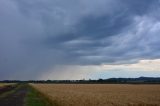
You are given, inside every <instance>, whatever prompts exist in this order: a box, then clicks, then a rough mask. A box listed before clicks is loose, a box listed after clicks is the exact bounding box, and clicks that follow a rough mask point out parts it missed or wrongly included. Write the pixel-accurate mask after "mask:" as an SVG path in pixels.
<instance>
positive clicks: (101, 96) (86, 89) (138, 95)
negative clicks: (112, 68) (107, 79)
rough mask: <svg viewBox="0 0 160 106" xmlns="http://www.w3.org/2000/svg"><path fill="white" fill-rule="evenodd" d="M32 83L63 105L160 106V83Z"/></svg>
mask: <svg viewBox="0 0 160 106" xmlns="http://www.w3.org/2000/svg"><path fill="white" fill-rule="evenodd" d="M31 85H32V86H33V87H34V88H36V89H37V90H38V91H40V92H41V93H43V94H44V95H46V96H47V97H48V98H50V99H51V100H52V101H53V102H56V103H58V104H59V105H61V106H160V85H129V84H31Z"/></svg>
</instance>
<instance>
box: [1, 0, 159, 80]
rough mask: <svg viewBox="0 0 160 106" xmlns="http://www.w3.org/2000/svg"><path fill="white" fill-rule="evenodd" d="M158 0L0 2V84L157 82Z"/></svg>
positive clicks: (18, 0) (28, 0)
mask: <svg viewBox="0 0 160 106" xmlns="http://www.w3.org/2000/svg"><path fill="white" fill-rule="evenodd" d="M159 13H160V0H67V1H66V0H0V80H4V79H11V80H15V79H18V80H29V79H83V78H85V79H89V78H91V79H97V78H110V77H139V76H151V77H160V14H159Z"/></svg>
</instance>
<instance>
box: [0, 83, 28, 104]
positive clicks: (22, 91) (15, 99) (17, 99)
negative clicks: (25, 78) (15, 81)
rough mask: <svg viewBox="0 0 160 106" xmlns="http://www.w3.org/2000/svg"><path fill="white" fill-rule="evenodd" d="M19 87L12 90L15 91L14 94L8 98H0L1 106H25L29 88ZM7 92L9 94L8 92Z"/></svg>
mask: <svg viewBox="0 0 160 106" xmlns="http://www.w3.org/2000/svg"><path fill="white" fill-rule="evenodd" d="M17 87H18V88H17ZM17 87H16V88H12V90H15V91H14V93H11V94H8V95H7V96H5V97H1V98H0V106H23V105H24V99H25V96H26V94H27V92H28V88H27V87H26V86H21V85H19V86H17ZM0 92H1V91H0ZM5 92H7V90H6V91H5Z"/></svg>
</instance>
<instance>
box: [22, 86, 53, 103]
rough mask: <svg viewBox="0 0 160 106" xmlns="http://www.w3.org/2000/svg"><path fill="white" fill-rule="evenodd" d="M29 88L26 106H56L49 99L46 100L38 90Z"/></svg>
mask: <svg viewBox="0 0 160 106" xmlns="http://www.w3.org/2000/svg"><path fill="white" fill-rule="evenodd" d="M28 87H29V91H28V94H27V96H26V99H25V106H55V105H53V104H52V103H51V102H50V101H49V100H48V98H46V97H45V96H44V95H42V94H41V93H40V92H38V91H37V90H36V89H34V88H33V87H31V86H30V85H29V86H28Z"/></svg>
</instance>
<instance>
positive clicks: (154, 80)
mask: <svg viewBox="0 0 160 106" xmlns="http://www.w3.org/2000/svg"><path fill="white" fill-rule="evenodd" d="M0 82H1V83H55V84H160V77H156V78H155V77H139V78H109V79H98V80H92V79H89V80H85V79H83V80H28V81H20V80H3V81H0Z"/></svg>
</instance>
